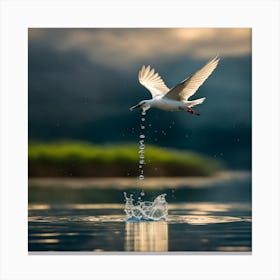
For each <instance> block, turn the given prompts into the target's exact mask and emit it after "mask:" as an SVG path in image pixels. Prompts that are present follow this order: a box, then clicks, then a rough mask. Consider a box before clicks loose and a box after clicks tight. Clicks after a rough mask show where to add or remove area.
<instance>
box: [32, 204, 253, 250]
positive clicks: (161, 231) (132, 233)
mask: <svg viewBox="0 0 280 280" xmlns="http://www.w3.org/2000/svg"><path fill="white" fill-rule="evenodd" d="M168 209H169V213H168V216H167V217H166V220H165V221H156V222H155V221H142V222H141V221H138V222H128V221H127V220H126V218H127V217H126V215H125V213H124V204H116V203H115V204H101V203H99V204H86V203H62V204H51V203H30V204H29V218H28V220H29V228H28V229H29V251H91V252H104V251H105V252H106V251H107V252H108V251H115V252H123V251H128V252H172V251H173V252H175V251H177V252H178V251H180V252H186V251H208V252H209V251H220V252H234V251H235V252H248V251H251V225H252V218H251V204H250V203H236V202H234V203H217V202H190V203H175V204H172V203H171V204H169V205H168Z"/></svg>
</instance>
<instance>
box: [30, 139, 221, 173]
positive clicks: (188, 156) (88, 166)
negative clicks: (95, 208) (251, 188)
mask: <svg viewBox="0 0 280 280" xmlns="http://www.w3.org/2000/svg"><path fill="white" fill-rule="evenodd" d="M138 162H139V157H138V146H137V145H133V144H118V145H116V144H114V145H113V144H108V145H96V144H92V143H88V142H67V141H61V142H45V143H44V142H33V143H30V144H29V146H28V173H29V177H71V176H73V177H133V176H137V175H139V171H138ZM145 162H146V164H145V167H144V170H145V176H210V175H213V174H214V173H216V172H217V171H220V170H221V169H222V168H223V165H222V163H221V162H219V161H217V160H215V159H213V158H210V157H207V156H205V155H202V154H198V153H195V152H191V151H185V150H175V149H170V148H163V147H158V146H152V145H148V146H146V149H145Z"/></svg>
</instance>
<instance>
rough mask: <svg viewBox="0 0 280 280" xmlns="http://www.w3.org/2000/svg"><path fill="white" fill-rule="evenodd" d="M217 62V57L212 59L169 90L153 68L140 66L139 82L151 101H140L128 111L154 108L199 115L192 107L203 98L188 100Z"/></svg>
mask: <svg viewBox="0 0 280 280" xmlns="http://www.w3.org/2000/svg"><path fill="white" fill-rule="evenodd" d="M219 60H220V58H219V57H214V58H213V59H211V60H210V61H209V62H208V63H207V64H205V65H204V66H203V67H202V68H201V69H200V70H198V71H197V72H195V73H194V74H193V75H191V76H190V77H188V78H187V79H185V80H183V81H182V82H181V83H179V84H177V85H176V86H175V87H173V88H171V89H169V88H168V87H167V86H166V84H165V83H164V81H163V80H162V78H161V77H160V75H159V74H158V73H156V72H155V70H154V69H153V68H151V67H150V66H147V67H146V66H142V68H141V70H140V71H139V75H138V78H139V82H140V83H141V84H142V85H143V86H144V87H146V88H147V89H148V90H149V91H150V93H151V94H152V99H150V100H142V101H141V102H139V103H138V104H137V105H136V106H133V107H131V108H130V110H133V109H135V108H138V107H141V108H143V109H144V110H148V109H149V108H151V107H155V108H159V109H162V110H167V111H178V110H184V111H186V112H189V113H191V114H196V115H199V113H198V112H196V111H194V110H193V109H192V107H193V106H195V105H198V104H201V103H202V102H203V101H204V100H205V98H200V99H196V100H189V98H190V97H191V96H192V95H194V94H195V92H196V91H197V90H198V88H199V87H200V86H201V85H202V84H203V83H204V82H205V80H206V79H207V78H208V77H209V76H210V75H211V73H212V72H213V71H214V70H215V68H216V67H217V65H218V62H219Z"/></svg>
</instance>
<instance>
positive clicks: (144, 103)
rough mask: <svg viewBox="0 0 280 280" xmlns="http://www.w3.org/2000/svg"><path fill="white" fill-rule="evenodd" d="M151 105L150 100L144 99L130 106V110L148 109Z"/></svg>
mask: <svg viewBox="0 0 280 280" xmlns="http://www.w3.org/2000/svg"><path fill="white" fill-rule="evenodd" d="M150 107H151V105H150V104H149V100H142V101H140V102H139V103H138V104H137V105H135V106H132V107H131V108H129V110H130V111H133V110H134V109H136V108H142V109H143V110H148V109H149V108H150Z"/></svg>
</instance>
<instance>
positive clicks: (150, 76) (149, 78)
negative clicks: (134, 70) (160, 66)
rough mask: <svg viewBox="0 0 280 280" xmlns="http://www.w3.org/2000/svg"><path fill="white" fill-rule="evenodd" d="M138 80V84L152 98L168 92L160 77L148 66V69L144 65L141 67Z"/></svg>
mask: <svg viewBox="0 0 280 280" xmlns="http://www.w3.org/2000/svg"><path fill="white" fill-rule="evenodd" d="M138 78H139V82H140V84H141V85H143V86H144V87H146V88H147V89H148V90H149V91H150V92H151V94H152V96H153V98H154V97H156V96H163V95H164V94H166V93H167V92H168V91H169V88H168V87H167V86H166V84H165V83H164V81H163V80H162V78H161V77H160V75H159V74H158V73H156V72H155V69H153V68H151V67H150V65H149V66H148V67H146V66H145V65H143V66H142V68H141V70H140V71H139V75H138Z"/></svg>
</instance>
